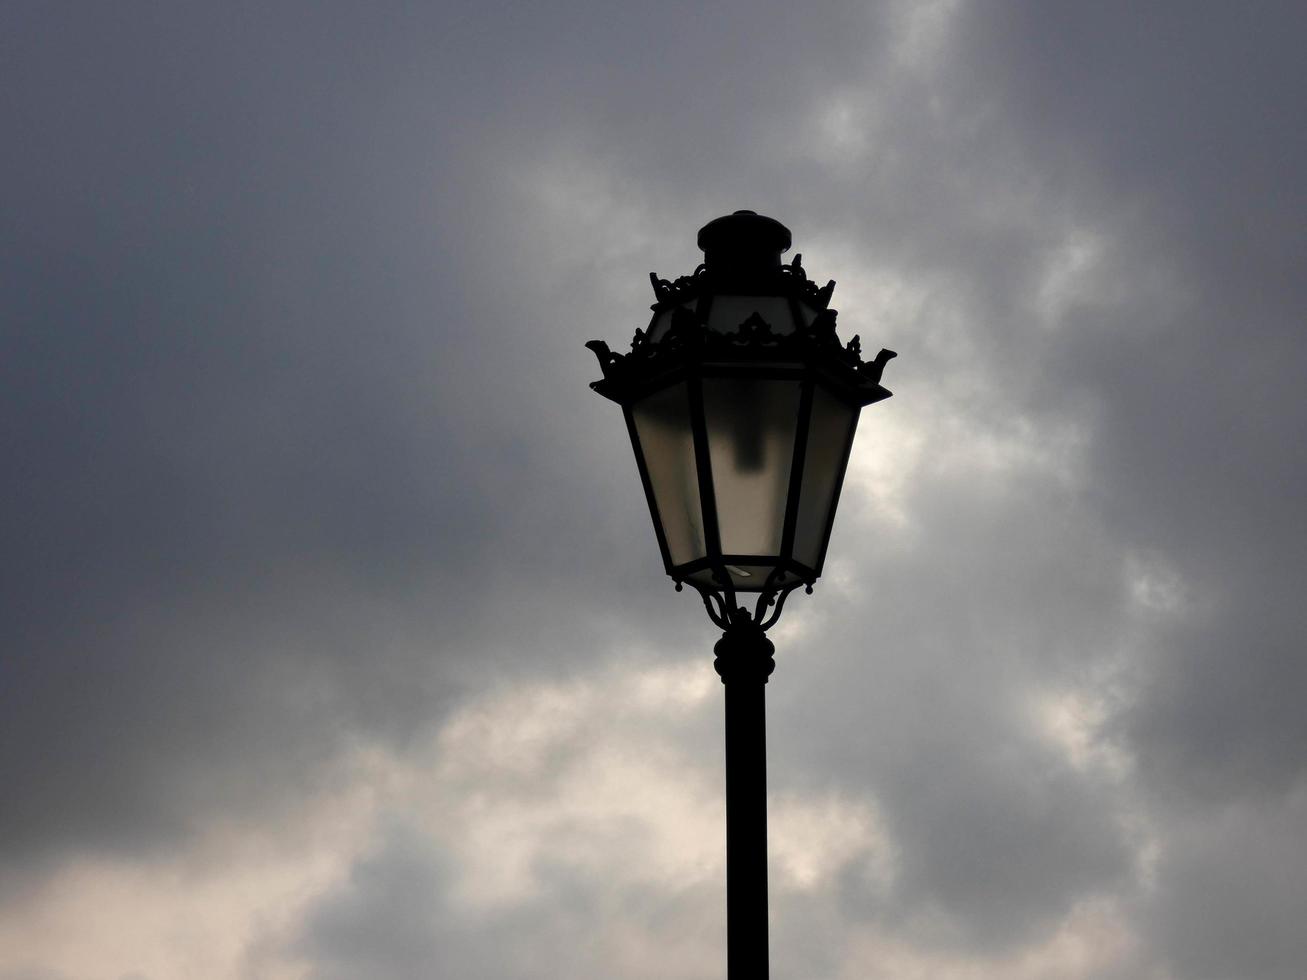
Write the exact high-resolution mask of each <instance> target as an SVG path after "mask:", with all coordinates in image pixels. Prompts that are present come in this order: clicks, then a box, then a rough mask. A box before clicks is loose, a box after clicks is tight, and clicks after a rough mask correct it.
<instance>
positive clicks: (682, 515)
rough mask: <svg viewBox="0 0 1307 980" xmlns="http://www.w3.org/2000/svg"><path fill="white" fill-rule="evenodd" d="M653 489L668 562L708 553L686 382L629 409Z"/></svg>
mask: <svg viewBox="0 0 1307 980" xmlns="http://www.w3.org/2000/svg"><path fill="white" fill-rule="evenodd" d="M631 415H632V417H633V419H634V421H635V431H636V435H637V436H638V437H639V439H640V449H641V451H642V452H643V454H644V463H645V468H646V470H647V471H648V473H649V483H650V485H651V486H652V488H653V496H654V499H653V504H654V509H655V510H656V511H657V513H658V520H659V523H661V524H662V528H663V535H664V537H665V538H666V539H667V551H668V555H669V557H670V559H671V562H672V564H673V565H682V564H684V563H685V562H687V561H693V560H694V559H695V558H702V557H703V556H704V555H706V554H707V549H706V548H705V546H704V533H703V507H702V506H701V505H700V502H699V476H698V471H697V469H696V468H695V462H694V437H693V435H692V433H691V430H690V405H689V400H688V398H687V395H686V387H685V382H684V381H681V382H678V383H677V384H674V385H671V386H669V387H667V388H663V389H662V390H660V391H656V392H654V393H653V394H652V395H649V396H647V397H645V398H644V399H642V400H641V401H639V402H637V403H636V404H635V405H634V406H633V407H632V409H631Z"/></svg>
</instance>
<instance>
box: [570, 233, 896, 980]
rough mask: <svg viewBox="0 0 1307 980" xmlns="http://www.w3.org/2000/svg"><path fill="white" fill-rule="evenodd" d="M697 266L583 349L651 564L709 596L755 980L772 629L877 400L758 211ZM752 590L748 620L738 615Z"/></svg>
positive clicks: (744, 935) (740, 898)
mask: <svg viewBox="0 0 1307 980" xmlns="http://www.w3.org/2000/svg"><path fill="white" fill-rule="evenodd" d="M699 247H700V248H701V249H702V250H703V252H704V263H703V264H702V265H700V266H699V267H698V268H697V269H696V270H695V271H694V273H693V274H691V275H689V276H682V277H681V278H679V279H677V280H676V281H675V282H668V281H667V280H665V279H659V278H658V277H657V276H656V275H654V274H653V273H651V274H650V276H649V278H650V280H651V281H652V282H653V288H654V296H655V298H656V300H657V301H656V302H655V303H654V304H653V318H652V320H650V322H649V326H648V327H647V328H646V329H644V330H636V332H635V338H634V340H633V341H632V342H631V350H630V352H629V353H626V354H617V353H614V352H613V351H611V350H609V348H608V345H607V344H605V343H604V342H603V341H600V340H592V341H590V342H589V343H588V344H586V346H587V347H588V348H590V349H591V350H592V351H594V353H595V355H596V356H597V357H598V358H599V364H600V367H601V368H602V370H603V379H602V380H600V381H596V382H595V383H594V384H593V385H591V387H592V388H594V390H595V391H597V392H598V393H599V394H601V395H603V396H604V397H605V398H609V399H611V400H612V401H615V402H617V403H618V404H619V405H621V406H622V412H623V414H624V415H625V417H626V428H627V431H628V433H629V434H630V436H631V446H632V448H633V449H634V450H635V462H636V466H637V467H638V469H639V471H640V480H641V482H642V483H643V484H644V492H645V496H646V498H647V499H648V502H649V512H650V514H651V515H652V516H653V524H654V533H655V535H656V536H657V538H658V547H659V549H660V550H661V551H662V556H663V565H664V567H665V568H666V570H667V574H668V575H670V576H671V577H672V579H673V581H674V582H675V583H676V589H677V591H678V592H679V591H680V590H681V589H682V587H683V586H684V585H689V586H691V587H692V588H694V589H695V590H696V591H697V592H698V593H699V594H700V596H701V597H702V598H703V603H704V606H705V607H706V608H707V610H708V615H709V617H710V618H711V619H712V621H713V623H714V624H716V625H717V626H718V627H719V628H720V629H721V630H722V631H723V634H722V638H721V639H720V640H719V641H718V642H717V644H716V646H715V647H714V648H713V650H714V653H715V654H716V660H715V661H714V664H713V666H714V667H715V668H716V670H717V673H718V674H720V675H721V678H722V683H723V684H724V685H725V687H726V887H727V914H726V922H727V926H726V933H727V939H726V945H727V973H728V976H729V977H730V978H731V980H765V978H766V976H767V768H766V725H765V715H764V697H763V691H764V685H765V684H766V683H767V677H768V675H770V674H771V672H772V670H773V668H774V667H775V662H774V661H773V660H772V653H773V650H774V647H773V646H772V643H771V641H770V640H768V639H767V636H766V630H767V629H769V628H770V627H771V626H772V625H773V624H775V622H776V620H777V619H778V618H779V617H780V614H781V609H782V608H783V606H784V603H785V599H786V597H787V596H788V595H789V594H790V593H791V592H793V591H794V590H795V589H796V588H798V587H799V586H801V585H802V586H805V587H806V589H807V591H808V592H811V591H812V586H813V583H814V582H816V580H817V577H818V576H819V575H820V574H821V570H822V566H823V564H824V563H825V559H826V546H827V543H828V542H829V540H830V533H831V526H832V524H833V523H834V520H835V508H836V504H837V503H838V502H839V496H840V486H841V485H842V483H843V482H844V470H845V467H846V466H847V464H848V459H849V451H850V449H851V448H852V446H853V434H854V430H855V428H856V426H857V422H858V413H859V412H860V411H861V409H862V407H863V406H865V405H870V404H872V403H873V402H878V401H881V400H882V399H885V398H888V397H889V396H890V393H889V392H888V391H886V390H885V389H884V388H882V387H881V385H880V376H881V371H882V369H883V368H884V366H885V364H886V362H887V361H889V359H890V358H892V357H894V352H893V351H888V350H882V351H881V352H880V353H879V354H878V355H877V356H876V358H875V359H874V360H872V361H869V362H864V361H863V359H862V355H861V347H860V344H859V341H858V338H857V337H854V338H853V339H852V340H850V341H849V343H848V344H841V343H840V341H839V338H838V337H837V336H836V334H835V311H834V310H832V309H830V308H829V304H830V298H831V293H832V292H833V291H834V289H835V283H834V282H830V283H827V284H826V286H824V287H818V286H817V284H816V283H814V282H812V281H810V280H809V279H808V278H807V276H806V274H805V273H804V271H803V266H802V265H800V260H801V256H799V255H795V256H794V260H793V261H792V262H791V263H790V264H789V265H782V264H781V253H782V252H784V251H786V250H787V249H788V248H789V247H790V232H789V229H788V228H786V227H785V226H784V225H782V224H781V223H780V222H779V221H776V220H775V219H773V218H767V217H763V216H762V215H759V214H755V213H754V212H752V211H736V212H735V213H734V214H731V215H727V216H725V217H722V218H717V219H716V220H715V221H710V222H709V223H708V224H707V225H705V226H704V227H703V228H702V229H701V230H700V231H699ZM744 594H756V595H757V598H756V600H755V602H754V608H753V610H752V611H750V610H748V609H746V608H745V607H744V606H742V605H741V604H740V602H741V599H742V596H743V595H744Z"/></svg>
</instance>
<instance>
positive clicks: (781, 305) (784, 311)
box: [708, 295, 794, 334]
mask: <svg viewBox="0 0 1307 980" xmlns="http://www.w3.org/2000/svg"><path fill="white" fill-rule="evenodd" d="M755 313H757V314H758V316H760V317H762V319H763V320H764V321H766V323H767V325H768V326H769V327H771V328H772V331H773V332H774V333H778V334H790V333H794V314H793V312H792V311H791V310H790V301H789V300H788V299H787V298H786V297H784V296H731V295H722V296H714V297H713V299H712V306H711V307H709V309H708V329H709V330H712V331H714V332H715V333H734V332H735V331H736V330H737V329H738V328H739V326H740V324H741V323H743V322H744V321H745V320H747V319H749V317H751V316H753V314H755Z"/></svg>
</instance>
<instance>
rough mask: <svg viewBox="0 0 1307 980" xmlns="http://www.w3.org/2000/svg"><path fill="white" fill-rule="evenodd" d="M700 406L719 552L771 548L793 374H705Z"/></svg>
mask: <svg viewBox="0 0 1307 980" xmlns="http://www.w3.org/2000/svg"><path fill="white" fill-rule="evenodd" d="M703 411H704V421H705V423H706V426H707V430H708V456H709V459H710V460H711V462H712V480H713V494H714V496H715V498H716V504H717V526H718V529H719V531H720V534H721V544H722V553H723V554H728V555H778V554H779V553H780V549H781V532H782V531H783V529H784V525H785V500H786V495H787V492H788V490H789V483H790V466H791V463H792V461H793V458H794V432H795V426H796V424H797V422H798V415H799V381H798V380H797V379H794V380H791V379H774V378H739V377H736V378H731V377H716V378H715V377H706V378H704V379H703Z"/></svg>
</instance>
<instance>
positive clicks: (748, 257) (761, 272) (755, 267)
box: [699, 211, 791, 286]
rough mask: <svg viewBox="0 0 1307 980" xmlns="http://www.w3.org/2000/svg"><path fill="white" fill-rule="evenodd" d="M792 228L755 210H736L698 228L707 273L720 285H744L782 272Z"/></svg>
mask: <svg viewBox="0 0 1307 980" xmlns="http://www.w3.org/2000/svg"><path fill="white" fill-rule="evenodd" d="M790 242H791V239H790V229H788V228H786V227H785V226H784V225H783V224H781V223H780V222H779V221H777V220H776V219H775V218H768V217H766V216H764V215H761V214H758V213H757V212H754V211H736V212H735V213H734V214H728V215H725V216H723V217H721V218H716V219H714V220H713V221H710V222H708V223H707V224H706V225H704V226H703V227H702V228H701V229H699V248H701V249H702V250H703V253H704V265H705V267H706V271H707V272H708V274H709V275H710V276H712V277H713V278H714V279H715V280H717V281H718V282H719V283H722V284H725V285H731V284H735V285H739V286H745V285H747V284H748V283H750V282H751V281H754V282H756V281H757V280H759V279H767V278H771V277H774V276H776V275H778V274H779V273H780V268H781V253H782V252H784V251H786V250H787V249H788V248H789V247H790Z"/></svg>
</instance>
